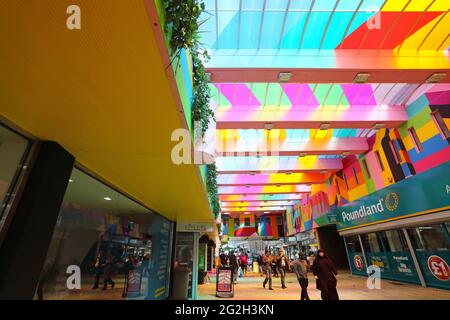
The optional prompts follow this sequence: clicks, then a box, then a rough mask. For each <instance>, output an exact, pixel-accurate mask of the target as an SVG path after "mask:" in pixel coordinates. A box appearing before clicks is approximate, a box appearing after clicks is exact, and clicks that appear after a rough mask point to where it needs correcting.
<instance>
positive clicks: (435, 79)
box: [425, 72, 447, 83]
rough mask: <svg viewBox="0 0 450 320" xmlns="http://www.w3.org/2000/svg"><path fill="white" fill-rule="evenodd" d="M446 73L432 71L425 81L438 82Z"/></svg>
mask: <svg viewBox="0 0 450 320" xmlns="http://www.w3.org/2000/svg"><path fill="white" fill-rule="evenodd" d="M446 76H447V74H446V73H445V72H437V73H433V74H432V75H431V76H430V77H429V78H428V79H427V80H425V83H438V82H441V81H442V80H444V79H445V77H446Z"/></svg>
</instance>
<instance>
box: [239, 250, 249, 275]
mask: <svg viewBox="0 0 450 320" xmlns="http://www.w3.org/2000/svg"><path fill="white" fill-rule="evenodd" d="M240 260H241V261H240V262H241V269H242V276H243V277H245V276H246V275H247V264H248V256H247V254H246V253H245V252H241V256H240Z"/></svg>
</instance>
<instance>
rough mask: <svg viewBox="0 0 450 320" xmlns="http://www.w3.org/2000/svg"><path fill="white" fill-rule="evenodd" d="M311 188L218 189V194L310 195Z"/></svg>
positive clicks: (255, 187) (297, 186) (292, 186)
mask: <svg viewBox="0 0 450 320" xmlns="http://www.w3.org/2000/svg"><path fill="white" fill-rule="evenodd" d="M310 191H311V187H310V186H306V185H280V186H241V187H218V191H217V192H218V194H219V195H220V194H243V193H245V194H284V193H309V192H310Z"/></svg>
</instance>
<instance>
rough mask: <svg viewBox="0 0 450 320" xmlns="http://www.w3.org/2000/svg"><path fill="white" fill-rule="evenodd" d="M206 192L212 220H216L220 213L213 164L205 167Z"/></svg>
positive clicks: (215, 170)
mask: <svg viewBox="0 0 450 320" xmlns="http://www.w3.org/2000/svg"><path fill="white" fill-rule="evenodd" d="M206 190H207V191H208V195H209V202H210V203H211V207H212V211H213V214H214V219H217V217H218V216H219V213H220V205H219V193H218V190H217V169H216V165H215V164H214V163H213V164H207V165H206Z"/></svg>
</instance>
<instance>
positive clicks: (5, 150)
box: [0, 123, 30, 231]
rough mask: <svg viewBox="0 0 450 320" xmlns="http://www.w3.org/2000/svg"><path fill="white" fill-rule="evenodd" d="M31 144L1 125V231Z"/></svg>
mask: <svg viewBox="0 0 450 320" xmlns="http://www.w3.org/2000/svg"><path fill="white" fill-rule="evenodd" d="M29 148H30V142H29V141H28V140H27V139H25V138H24V137H22V136H20V135H19V134H17V133H15V132H13V131H11V130H10V129H8V128H6V127H4V126H3V125H2V124H1V123H0V231H1V230H2V228H3V225H4V223H5V221H6V217H7V213H8V209H9V207H10V205H11V203H12V201H13V199H14V196H15V187H16V184H17V181H18V178H19V175H20V172H21V171H22V168H23V167H24V162H25V159H26V157H27V155H28V152H29Z"/></svg>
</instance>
